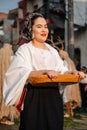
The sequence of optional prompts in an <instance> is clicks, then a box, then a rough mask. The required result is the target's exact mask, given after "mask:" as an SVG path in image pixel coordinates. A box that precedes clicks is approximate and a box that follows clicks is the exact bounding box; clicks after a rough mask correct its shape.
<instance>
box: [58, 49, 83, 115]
mask: <svg viewBox="0 0 87 130" xmlns="http://www.w3.org/2000/svg"><path fill="white" fill-rule="evenodd" d="M59 54H60V56H61V58H62V59H63V60H64V64H65V65H66V66H67V67H68V69H69V70H70V71H72V70H73V71H75V70H76V67H75V63H74V61H72V60H71V58H70V57H69V54H68V53H67V52H66V51H64V50H60V51H59ZM63 101H64V104H65V106H66V113H65V115H64V117H72V116H74V111H73V109H76V108H77V107H80V106H81V103H82V99H81V94H80V88H79V83H76V84H72V85H68V86H66V87H65V89H64V92H63Z"/></svg>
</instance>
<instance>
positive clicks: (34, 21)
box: [3, 13, 84, 130]
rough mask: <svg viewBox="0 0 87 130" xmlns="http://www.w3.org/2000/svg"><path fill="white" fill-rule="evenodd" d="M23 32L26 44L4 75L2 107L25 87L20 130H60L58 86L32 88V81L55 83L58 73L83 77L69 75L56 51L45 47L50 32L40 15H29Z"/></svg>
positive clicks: (61, 123)
mask: <svg viewBox="0 0 87 130" xmlns="http://www.w3.org/2000/svg"><path fill="white" fill-rule="evenodd" d="M25 28H26V30H27V32H26V34H24V35H25V36H26V37H27V38H28V40H29V42H28V43H25V44H23V45H21V46H20V47H19V48H18V50H17V51H16V53H15V55H14V58H13V60H12V63H11V65H10V67H9V68H8V70H7V72H6V74H5V78H4V85H3V88H4V90H3V96H4V100H5V103H6V104H8V105H9V104H11V101H13V102H14V101H15V100H16V97H17V95H19V94H20V93H21V92H22V90H23V87H24V85H25V84H26V85H27V93H26V96H25V100H24V107H23V110H22V112H21V113H20V127H19V130H36V129H37V130H48V129H49V130H63V101H62V97H61V95H60V93H59V87H58V85H55V84H54V86H53V84H52V86H51V84H49V85H46V84H45V86H41V85H39V86H35V85H33V83H32V82H31V79H32V77H37V76H41V75H47V76H48V77H49V78H50V79H51V80H54V79H55V78H56V77H57V76H58V75H59V74H60V73H62V74H63V73H70V74H71V73H72V74H79V75H80V77H81V78H84V73H83V72H79V71H68V69H67V67H66V66H64V64H63V60H62V59H61V58H60V56H59V54H58V52H57V51H56V49H54V48H53V47H52V46H50V45H49V44H47V43H46V40H47V37H48V33H49V30H48V26H47V22H46V20H45V18H44V17H43V16H42V14H39V13H32V14H29V15H28V16H27V17H26V19H25ZM17 90H18V93H17ZM19 92H20V93H19ZM15 102H16V101H15Z"/></svg>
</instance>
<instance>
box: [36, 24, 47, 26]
mask: <svg viewBox="0 0 87 130" xmlns="http://www.w3.org/2000/svg"><path fill="white" fill-rule="evenodd" d="M36 26H43V25H42V24H36ZM44 26H47V24H45V25H44Z"/></svg>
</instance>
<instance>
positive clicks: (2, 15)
mask: <svg viewBox="0 0 87 130" xmlns="http://www.w3.org/2000/svg"><path fill="white" fill-rule="evenodd" d="M7 17H8V14H7V13H3V12H0V21H2V20H3V19H6V18H7Z"/></svg>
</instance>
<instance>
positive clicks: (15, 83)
mask: <svg viewBox="0 0 87 130" xmlns="http://www.w3.org/2000/svg"><path fill="white" fill-rule="evenodd" d="M44 44H46V46H47V47H48V48H49V50H44V49H40V48H36V47H34V46H33V44H32V42H29V43H27V44H23V45H22V46H20V47H19V48H18V50H17V52H16V53H15V55H14V57H13V59H12V62H11V65H10V67H9V69H8V70H7V72H6V74H5V78H4V85H3V97H4V100H5V103H6V104H10V105H13V104H15V103H16V102H17V101H18V99H19V98H20V96H21V93H22V90H23V87H24V85H25V83H26V80H27V78H28V77H29V73H30V72H31V71H33V70H56V71H59V72H61V73H64V72H65V71H67V70H68V69H67V67H66V66H64V62H63V60H62V59H61V58H60V56H59V54H58V52H57V50H55V49H54V48H53V47H51V46H50V45H49V44H47V43H44Z"/></svg>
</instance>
